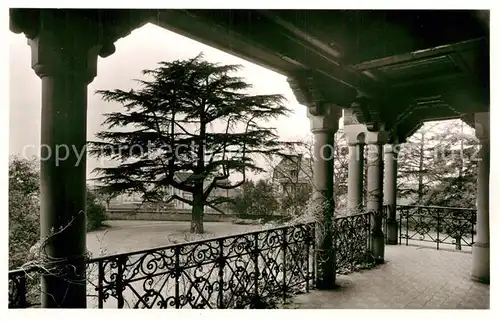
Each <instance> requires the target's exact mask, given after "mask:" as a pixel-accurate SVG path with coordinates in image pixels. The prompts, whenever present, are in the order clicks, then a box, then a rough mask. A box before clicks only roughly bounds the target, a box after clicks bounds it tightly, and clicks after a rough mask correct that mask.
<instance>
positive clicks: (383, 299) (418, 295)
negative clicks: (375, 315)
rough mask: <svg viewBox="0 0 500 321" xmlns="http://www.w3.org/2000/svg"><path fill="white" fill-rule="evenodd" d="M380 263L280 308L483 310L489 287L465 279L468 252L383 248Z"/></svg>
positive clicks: (468, 264) (470, 259) (395, 246)
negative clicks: (330, 287) (337, 286)
mask: <svg viewBox="0 0 500 321" xmlns="http://www.w3.org/2000/svg"><path fill="white" fill-rule="evenodd" d="M385 258H386V263H385V264H383V265H380V266H378V267H377V268H375V269H373V270H365V271H362V272H356V273H353V274H350V275H345V276H338V277H337V285H339V288H338V289H336V290H332V291H317V290H314V291H311V292H310V293H307V294H302V295H298V296H296V297H295V298H293V299H292V303H291V304H289V305H287V306H286V308H289V309H294V308H295V309H297V308H303V309H489V306H490V304H489V301H490V288H489V286H488V285H484V284H481V283H477V282H474V281H472V280H470V271H471V264H472V255H471V254H470V253H461V252H455V251H447V250H439V251H438V250H436V249H432V248H421V247H415V246H404V245H388V246H386V253H385Z"/></svg>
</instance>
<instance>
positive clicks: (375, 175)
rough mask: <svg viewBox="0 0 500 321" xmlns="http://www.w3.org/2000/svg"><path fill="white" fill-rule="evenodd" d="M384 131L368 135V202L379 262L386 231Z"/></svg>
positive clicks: (375, 249) (375, 250) (375, 251)
mask: <svg viewBox="0 0 500 321" xmlns="http://www.w3.org/2000/svg"><path fill="white" fill-rule="evenodd" d="M386 136H387V134H386V133H385V132H384V131H378V132H374V131H369V132H368V133H367V136H366V143H367V147H368V154H367V167H368V173H367V204H366V209H367V210H368V211H372V212H373V213H374V214H373V216H372V219H371V226H372V229H371V233H372V237H371V250H372V253H373V255H374V256H375V261H376V262H377V263H383V262H384V232H383V231H382V216H381V214H382V205H383V203H382V200H383V196H382V195H383V185H384V182H383V172H384V163H383V159H382V157H383V156H382V146H383V145H384V144H385V142H386V141H387V138H386Z"/></svg>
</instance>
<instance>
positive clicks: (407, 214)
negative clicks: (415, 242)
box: [406, 208, 410, 246]
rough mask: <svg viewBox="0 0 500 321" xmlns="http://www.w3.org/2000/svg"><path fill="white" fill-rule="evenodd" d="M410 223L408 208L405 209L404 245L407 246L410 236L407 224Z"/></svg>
mask: <svg viewBox="0 0 500 321" xmlns="http://www.w3.org/2000/svg"><path fill="white" fill-rule="evenodd" d="M409 224H410V209H409V208H407V209H406V246H408V238H409V237H410V230H409V227H408V225H409Z"/></svg>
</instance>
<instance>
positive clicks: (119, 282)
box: [116, 256, 127, 309]
mask: <svg viewBox="0 0 500 321" xmlns="http://www.w3.org/2000/svg"><path fill="white" fill-rule="evenodd" d="M126 261H127V257H126V256H120V257H118V258H117V264H118V271H117V275H116V299H117V300H118V309H123V306H124V304H125V301H124V299H123V290H124V289H125V288H124V286H123V272H124V271H123V267H124V266H125V262H126Z"/></svg>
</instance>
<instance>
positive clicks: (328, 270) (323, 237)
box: [308, 106, 341, 289]
mask: <svg viewBox="0 0 500 321" xmlns="http://www.w3.org/2000/svg"><path fill="white" fill-rule="evenodd" d="M311 111H313V112H311ZM308 117H309V119H310V122H311V132H312V133H313V134H314V165H313V166H314V167H313V178H314V191H313V193H314V194H313V198H314V205H315V208H314V209H313V211H314V213H315V215H316V222H317V224H316V254H315V256H316V287H317V288H318V289H332V288H333V287H335V275H336V272H335V270H336V267H335V251H334V244H333V234H332V227H333V225H332V223H333V214H334V209H335V203H334V197H333V189H334V185H333V184H334V182H333V169H334V164H333V156H334V154H333V146H334V135H335V132H336V131H337V129H338V122H339V119H340V117H341V110H340V109H337V108H335V107H334V106H325V108H323V110H322V111H321V112H317V111H315V110H314V109H312V108H309V114H308Z"/></svg>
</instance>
